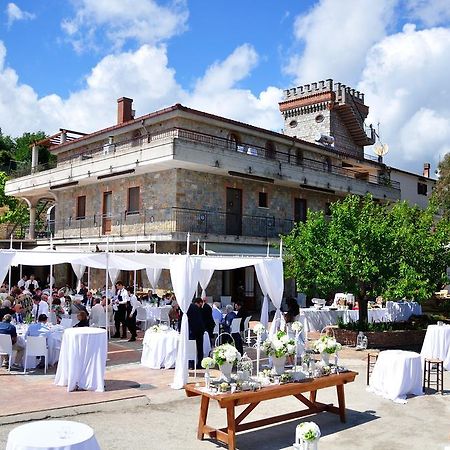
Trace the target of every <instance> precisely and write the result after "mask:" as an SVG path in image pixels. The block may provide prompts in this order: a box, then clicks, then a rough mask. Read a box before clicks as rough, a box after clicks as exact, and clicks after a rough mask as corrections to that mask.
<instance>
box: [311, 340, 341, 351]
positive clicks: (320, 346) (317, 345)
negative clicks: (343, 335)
mask: <svg viewBox="0 0 450 450" xmlns="http://www.w3.org/2000/svg"><path fill="white" fill-rule="evenodd" d="M341 348H342V345H341V344H339V342H337V341H336V339H335V338H334V337H332V336H320V338H319V339H318V340H317V341H315V342H314V344H313V349H314V350H315V351H316V352H319V353H329V354H330V355H331V354H333V353H336V352H338V351H339V350H341Z"/></svg>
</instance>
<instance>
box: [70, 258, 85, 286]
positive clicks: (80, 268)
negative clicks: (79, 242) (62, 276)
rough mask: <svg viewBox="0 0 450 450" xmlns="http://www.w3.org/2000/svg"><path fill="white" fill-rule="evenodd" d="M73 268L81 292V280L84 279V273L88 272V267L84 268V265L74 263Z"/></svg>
mask: <svg viewBox="0 0 450 450" xmlns="http://www.w3.org/2000/svg"><path fill="white" fill-rule="evenodd" d="M71 266H72V270H73V271H74V273H75V275H76V277H77V280H78V281H77V291H79V290H80V286H81V279H82V278H83V275H84V272H85V271H86V266H84V265H83V264H75V263H72V264H71Z"/></svg>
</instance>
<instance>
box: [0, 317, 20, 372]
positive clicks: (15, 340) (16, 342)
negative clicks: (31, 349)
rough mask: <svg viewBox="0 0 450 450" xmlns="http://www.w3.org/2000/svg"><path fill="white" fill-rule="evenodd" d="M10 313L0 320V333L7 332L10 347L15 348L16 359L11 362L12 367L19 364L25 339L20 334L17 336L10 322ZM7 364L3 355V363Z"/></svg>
mask: <svg viewBox="0 0 450 450" xmlns="http://www.w3.org/2000/svg"><path fill="white" fill-rule="evenodd" d="M11 320H12V316H11V314H6V315H5V316H4V317H3V320H2V321H1V322H0V334H8V335H9V336H11V342H12V349H13V350H15V351H16V352H17V353H16V360H15V361H14V363H13V364H12V366H13V367H19V366H20V365H21V362H22V359H23V354H24V351H25V341H24V340H23V338H21V337H20V336H17V330H16V327H15V326H14V325H13V324H12V323H11ZM5 364H6V365H7V364H8V361H7V360H6V357H4V360H3V365H5Z"/></svg>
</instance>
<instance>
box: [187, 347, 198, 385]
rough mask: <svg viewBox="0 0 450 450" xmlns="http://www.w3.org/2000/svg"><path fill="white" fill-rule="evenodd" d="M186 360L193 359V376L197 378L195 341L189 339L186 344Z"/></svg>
mask: <svg viewBox="0 0 450 450" xmlns="http://www.w3.org/2000/svg"><path fill="white" fill-rule="evenodd" d="M187 361H188V365H189V361H194V378H197V342H196V341H195V339H189V340H188V345H187Z"/></svg>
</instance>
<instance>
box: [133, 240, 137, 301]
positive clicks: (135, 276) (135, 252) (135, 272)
mask: <svg viewBox="0 0 450 450" xmlns="http://www.w3.org/2000/svg"><path fill="white" fill-rule="evenodd" d="M134 254H137V239H136V241H134ZM136 278H137V270H136V269H135V270H134V279H133V280H134V281H133V283H134V284H133V290H134V295H136V291H137V280H136Z"/></svg>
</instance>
